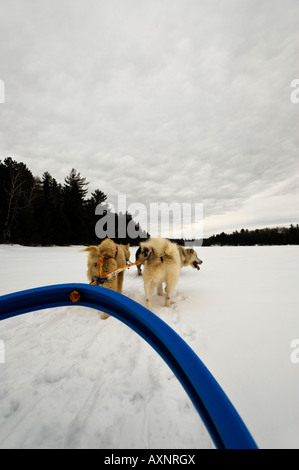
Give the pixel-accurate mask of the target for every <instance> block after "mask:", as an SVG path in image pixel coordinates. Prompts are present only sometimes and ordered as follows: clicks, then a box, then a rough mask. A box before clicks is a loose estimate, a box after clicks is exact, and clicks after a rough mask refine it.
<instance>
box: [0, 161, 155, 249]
mask: <svg viewBox="0 0 299 470" xmlns="http://www.w3.org/2000/svg"><path fill="white" fill-rule="evenodd" d="M88 184H89V183H88V182H87V181H86V178H83V177H82V176H81V175H80V173H78V172H77V170H75V169H72V170H71V172H70V174H69V175H68V176H67V177H66V178H65V180H64V184H63V185H61V184H59V183H58V182H57V181H56V180H55V178H53V177H52V176H51V174H50V173H49V172H45V173H44V174H43V176H42V178H39V177H34V176H33V174H32V173H31V171H30V170H29V169H28V168H27V166H26V165H25V164H24V163H18V162H16V161H14V160H13V159H12V158H10V157H8V158H6V159H5V160H4V161H3V162H2V161H0V201H1V202H0V243H18V244H21V245H42V246H50V245H62V246H63V245H89V244H99V243H100V241H101V240H99V238H97V236H96V234H95V226H96V223H97V222H98V221H99V219H100V218H101V217H104V216H106V218H105V220H108V217H112V218H114V219H115V220H114V221H113V223H115V235H116V237H115V238H114V240H115V241H116V242H119V243H125V244H126V243H130V244H131V245H138V244H139V242H140V241H141V240H146V239H147V238H148V236H149V235H148V233H146V232H144V231H142V230H140V236H139V237H137V238H135V239H130V238H128V237H126V238H121V239H118V237H117V236H118V222H119V220H120V218H121V217H122V218H125V223H126V226H127V224H128V223H130V222H131V226H132V223H133V224H134V221H133V219H132V216H131V215H130V214H129V213H126V214H115V213H113V212H111V211H109V208H108V209H107V211H106V212H104V213H103V215H102V216H99V215H95V209H96V207H97V206H98V204H105V205H106V200H107V196H106V194H104V193H103V192H102V191H101V190H100V189H96V190H95V191H94V192H93V193H91V196H90V197H89V198H87V193H88ZM107 213H108V215H107ZM135 227H136V231H137V230H138V229H139V226H138V224H135ZM104 229H105V226H104Z"/></svg>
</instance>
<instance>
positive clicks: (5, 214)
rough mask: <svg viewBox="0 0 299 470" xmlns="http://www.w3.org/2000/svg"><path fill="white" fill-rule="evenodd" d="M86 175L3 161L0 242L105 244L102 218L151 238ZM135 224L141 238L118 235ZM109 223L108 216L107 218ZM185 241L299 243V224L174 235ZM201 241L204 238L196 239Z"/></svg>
mask: <svg viewBox="0 0 299 470" xmlns="http://www.w3.org/2000/svg"><path fill="white" fill-rule="evenodd" d="M88 185H89V183H88V182H87V181H86V178H84V177H82V176H81V174H80V172H77V170H75V169H72V170H71V171H70V173H69V175H68V176H66V177H65V179H64V184H60V183H58V182H57V181H56V180H55V178H53V176H51V174H50V173H49V172H45V173H44V174H43V175H42V178H40V177H34V176H33V174H32V172H31V171H30V170H29V168H27V166H26V165H25V164H24V163H22V162H21V163H19V162H17V161H15V160H13V159H12V158H10V157H8V158H5V160H4V161H3V162H2V161H1V160H0V243H17V244H20V245H41V246H50V245H62V246H63V245H89V244H99V243H100V241H101V239H99V238H98V237H97V236H96V233H95V227H96V224H97V223H98V222H99V220H100V219H101V217H105V220H106V221H112V225H113V227H115V236H114V237H113V239H114V240H115V241H116V242H118V243H130V245H132V246H134V245H135V246H137V245H138V244H139V243H140V241H142V240H146V239H147V238H148V237H149V234H148V233H147V232H146V231H144V230H142V229H140V227H139V225H138V224H136V223H135V222H134V220H133V218H132V215H131V214H129V213H128V212H126V213H125V214H122V213H119V214H117V213H113V212H111V211H110V210H109V206H108V205H107V202H106V201H107V195H106V194H104V193H103V192H102V191H101V190H99V189H96V190H95V191H94V192H92V193H91V195H90V197H87V195H88ZM98 205H102V206H103V207H105V208H106V211H103V215H100V216H99V215H96V214H95V210H96V207H98ZM124 224H125V226H126V227H127V226H128V224H130V227H131V228H132V224H133V227H135V231H136V232H138V237H136V238H132V237H131V238H130V236H129V235H128V233H132V231H128V230H126V237H125V238H122V237H123V230H122V232H121V237H120V236H118V227H122V228H123V226H124ZM103 227H104V221H103ZM172 241H175V242H176V243H178V244H180V245H185V244H186V242H187V241H188V242H189V243H190V244H199V245H201V244H203V246H215V245H220V246H224V245H240V246H246V245H249V246H250V245H288V244H290V245H298V244H299V226H298V224H297V225H291V226H290V227H289V228H285V227H276V228H263V229H256V230H247V229H242V230H240V231H239V232H238V231H234V232H233V233H231V234H226V233H224V232H222V233H220V234H218V235H213V236H211V237H209V238H206V239H204V240H203V241H202V240H200V241H198V240H197V241H196V240H193V241H192V240H183V239H179V240H177V239H176V240H172ZM196 242H199V243H196Z"/></svg>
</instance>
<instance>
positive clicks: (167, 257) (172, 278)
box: [139, 238, 181, 309]
mask: <svg viewBox="0 0 299 470" xmlns="http://www.w3.org/2000/svg"><path fill="white" fill-rule="evenodd" d="M140 248H141V252H140V255H139V260H140V261H143V262H144V270H143V282H144V291H145V298H146V307H147V308H148V309H151V298H152V295H153V291H154V289H155V287H157V289H158V294H159V295H163V288H162V283H163V282H165V283H166V299H165V305H166V306H167V307H169V306H170V296H171V293H172V292H173V290H174V288H175V286H176V284H177V282H178V279H179V274H180V270H181V257H180V253H179V250H178V247H177V245H176V244H175V243H171V242H170V241H169V240H165V239H163V238H151V239H149V240H148V241H146V242H142V243H140Z"/></svg>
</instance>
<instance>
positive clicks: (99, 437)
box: [0, 245, 299, 449]
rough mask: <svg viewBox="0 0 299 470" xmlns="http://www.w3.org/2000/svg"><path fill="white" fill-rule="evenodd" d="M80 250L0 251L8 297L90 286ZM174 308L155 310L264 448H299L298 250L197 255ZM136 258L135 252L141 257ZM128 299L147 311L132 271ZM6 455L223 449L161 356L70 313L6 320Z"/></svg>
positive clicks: (158, 304)
mask: <svg viewBox="0 0 299 470" xmlns="http://www.w3.org/2000/svg"><path fill="white" fill-rule="evenodd" d="M79 250H80V247H69V248H62V247H51V248H38V247H36V248H29V247H21V246H3V245H0V295H2V294H6V293H10V292H14V291H17V290H23V289H27V288H32V287H38V286H42V285H50V284H59V283H69V282H86V274H85V273H86V253H80V252H79ZM197 251H198V254H199V257H200V258H201V259H203V261H204V263H203V265H202V266H201V270H200V271H199V272H197V271H196V270H193V269H192V268H184V269H183V270H182V272H181V277H180V280H179V283H178V286H177V290H176V292H175V296H174V298H173V304H172V305H171V307H170V308H166V307H164V305H163V299H162V298H161V297H154V298H153V309H154V311H155V313H156V314H157V315H159V317H161V318H162V319H163V320H164V321H165V322H166V323H168V324H169V325H170V326H171V327H172V328H173V329H174V330H175V331H177V332H178V333H179V334H180V335H181V336H182V338H183V339H184V340H185V341H186V342H187V343H188V344H189V345H190V346H191V347H192V348H193V349H194V351H195V352H196V353H197V354H198V355H199V357H200V358H201V359H202V360H203V362H204V363H205V364H206V366H207V367H208V368H209V369H210V371H211V372H212V374H213V375H214V377H215V378H216V380H217V381H218V382H219V384H220V385H221V387H222V388H223V389H224V391H225V392H226V393H227V395H228V396H229V398H230V399H231V401H232V403H233V404H234V406H235V407H236V409H237V410H238V412H239V413H240V415H241V417H242V418H243V420H244V421H245V423H246V425H247V426H248V428H249V430H250V431H251V433H252V435H253V437H254V439H255V440H256V442H257V444H258V446H259V447H260V448H284V447H295V448H296V447H297V448H298V447H299V406H298V397H299V364H294V363H292V362H291V359H290V356H291V352H292V349H291V346H290V343H291V341H292V340H293V339H295V338H299V318H298V311H299V309H298V307H299V289H298V288H299V285H298V265H299V247H297V246H285V247H206V248H198V250H197ZM131 253H132V255H131V260H134V253H135V248H133V249H132V250H131ZM123 293H124V294H125V295H127V296H129V297H131V298H132V299H134V300H136V301H137V302H140V303H142V304H143V305H144V294H143V281H142V278H141V277H138V276H137V270H136V269H135V268H130V269H129V270H127V272H126V275H125V282H124V291H123ZM0 340H2V344H4V346H5V362H4V363H3V364H1V363H0V377H1V387H0V447H1V448H12V447H13V448H106V449H109V448H111V449H117V448H132V449H133V448H149V449H154V448H160V449H162V448H189V449H191V448H213V443H212V441H211V439H210V437H209V435H208V433H207V432H206V430H205V428H204V425H203V424H202V422H201V420H200V418H199V417H198V415H197V413H196V411H195V409H194V408H193V405H192V404H191V402H190V400H189V398H188V396H187V395H186V393H185V391H184V390H183V388H182V386H181V385H180V384H179V382H178V381H177V379H176V378H175V377H174V375H173V373H172V372H171V371H170V369H169V368H168V366H166V365H165V363H164V362H163V361H162V359H161V358H160V357H159V356H158V355H157V354H156V353H155V351H154V350H153V349H152V348H151V347H150V346H149V345H148V344H147V343H146V342H145V341H144V340H143V339H141V338H140V337H139V336H138V335H137V334H136V333H134V332H133V331H132V330H130V329H129V328H128V327H127V326H125V325H124V324H122V323H121V322H119V321H118V320H116V319H115V318H112V317H111V318H109V319H108V320H101V319H100V318H99V315H98V313H97V312H96V311H95V310H91V309H86V308H82V307H78V306H77V307H64V308H56V309H49V310H44V311H37V312H33V313H29V314H26V315H22V316H19V317H15V318H11V319H7V320H3V321H1V322H0Z"/></svg>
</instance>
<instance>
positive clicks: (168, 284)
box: [165, 278, 176, 307]
mask: <svg viewBox="0 0 299 470" xmlns="http://www.w3.org/2000/svg"><path fill="white" fill-rule="evenodd" d="M175 286H176V282H175V281H174V280H173V279H171V278H167V279H166V298H165V306H166V307H170V297H171V293H172V292H173V290H174V288H175Z"/></svg>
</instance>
